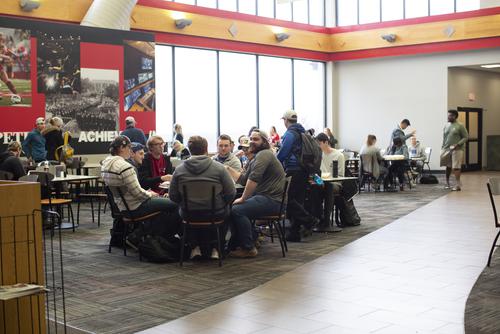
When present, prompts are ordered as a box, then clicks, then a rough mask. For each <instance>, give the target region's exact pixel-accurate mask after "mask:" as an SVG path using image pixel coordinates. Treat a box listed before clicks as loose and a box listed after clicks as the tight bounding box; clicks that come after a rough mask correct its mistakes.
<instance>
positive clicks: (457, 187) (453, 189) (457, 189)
mask: <svg viewBox="0 0 500 334" xmlns="http://www.w3.org/2000/svg"><path fill="white" fill-rule="evenodd" d="M461 190H462V188H460V187H459V186H454V187H453V188H451V191H461Z"/></svg>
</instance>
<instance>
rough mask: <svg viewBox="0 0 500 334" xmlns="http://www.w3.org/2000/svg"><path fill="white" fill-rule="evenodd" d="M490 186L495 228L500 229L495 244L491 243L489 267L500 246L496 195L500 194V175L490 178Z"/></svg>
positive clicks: (489, 191) (488, 184)
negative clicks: (498, 243)
mask: <svg viewBox="0 0 500 334" xmlns="http://www.w3.org/2000/svg"><path fill="white" fill-rule="evenodd" d="M486 186H487V187H488V194H489V195H490V201H491V207H492V209H493V217H494V219H495V228H497V229H499V230H498V233H497V235H496V236H495V239H494V240H493V244H492V245H491V249H490V254H489V255H488V267H489V266H490V264H491V257H492V256H493V251H494V250H495V248H496V247H500V245H497V241H498V237H499V236H500V222H499V221H498V213H497V208H496V205H495V196H498V195H500V177H492V178H490V179H489V180H488V183H487V184H486Z"/></svg>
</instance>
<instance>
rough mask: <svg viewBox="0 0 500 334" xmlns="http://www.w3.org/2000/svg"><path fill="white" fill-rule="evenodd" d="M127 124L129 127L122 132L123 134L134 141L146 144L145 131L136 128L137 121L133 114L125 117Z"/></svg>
mask: <svg viewBox="0 0 500 334" xmlns="http://www.w3.org/2000/svg"><path fill="white" fill-rule="evenodd" d="M125 125H126V126H127V128H126V129H125V130H123V131H122V133H120V135H121V136H127V137H128V138H129V139H130V141H131V142H132V143H134V142H136V143H141V144H142V145H144V146H145V145H146V135H144V131H142V130H141V129H138V128H136V127H135V126H136V125H137V122H136V121H135V118H133V117H132V116H128V117H127V118H125Z"/></svg>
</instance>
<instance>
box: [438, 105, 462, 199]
mask: <svg viewBox="0 0 500 334" xmlns="http://www.w3.org/2000/svg"><path fill="white" fill-rule="evenodd" d="M457 118H458V111H456V110H453V109H452V110H448V124H446V125H445V127H444V129H443V146H442V147H441V166H442V167H446V186H445V189H450V188H451V186H450V175H451V172H452V170H453V174H454V175H455V179H456V180H457V181H456V182H457V183H456V185H455V186H454V187H453V188H451V190H453V191H460V190H462V183H461V182H460V171H461V168H462V163H463V162H464V146H465V145H464V144H465V142H467V139H468V138H469V134H468V133H467V129H466V128H465V127H464V126H463V125H462V124H460V123H459V122H458V121H457Z"/></svg>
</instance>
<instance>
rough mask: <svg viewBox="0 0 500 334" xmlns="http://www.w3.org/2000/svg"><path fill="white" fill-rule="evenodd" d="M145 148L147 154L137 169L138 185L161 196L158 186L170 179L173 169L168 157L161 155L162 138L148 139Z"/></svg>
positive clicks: (164, 154) (152, 137) (163, 143)
mask: <svg viewBox="0 0 500 334" xmlns="http://www.w3.org/2000/svg"><path fill="white" fill-rule="evenodd" d="M147 146H148V149H149V152H148V153H146V155H145V156H144V160H143V161H142V165H141V166H140V167H139V183H140V184H141V187H143V188H144V189H146V190H148V189H151V190H153V191H154V192H156V193H159V194H161V193H163V191H162V189H161V188H160V187H159V186H160V184H161V183H162V182H165V181H170V180H171V179H172V174H173V173H174V168H173V166H172V163H171V162H170V157H169V156H168V155H167V154H166V153H163V147H164V146H165V142H164V141H163V138H162V137H160V136H151V137H149V139H148V142H147Z"/></svg>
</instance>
